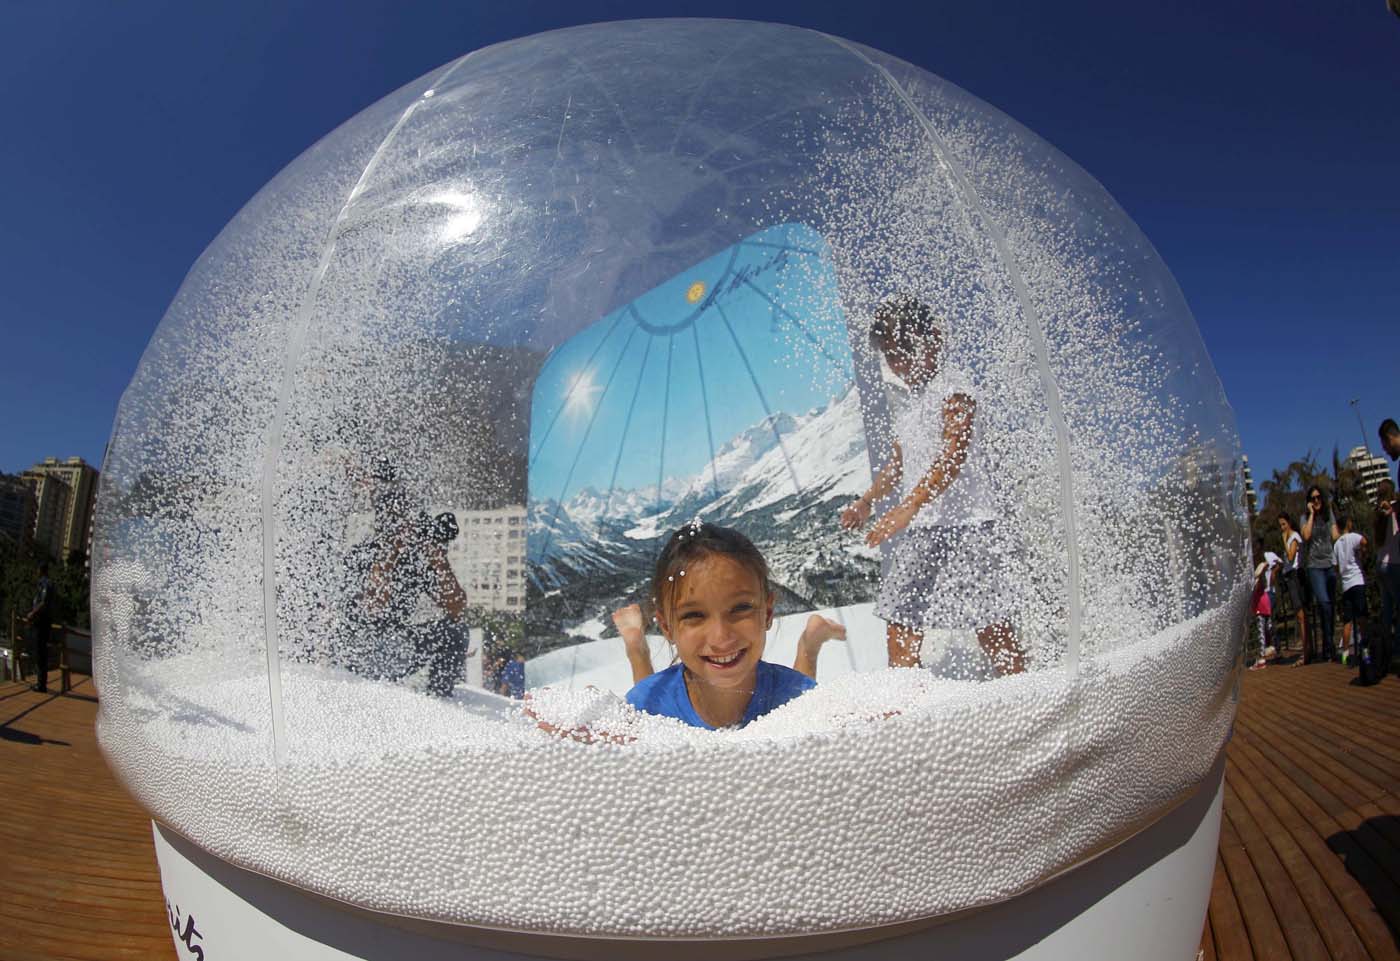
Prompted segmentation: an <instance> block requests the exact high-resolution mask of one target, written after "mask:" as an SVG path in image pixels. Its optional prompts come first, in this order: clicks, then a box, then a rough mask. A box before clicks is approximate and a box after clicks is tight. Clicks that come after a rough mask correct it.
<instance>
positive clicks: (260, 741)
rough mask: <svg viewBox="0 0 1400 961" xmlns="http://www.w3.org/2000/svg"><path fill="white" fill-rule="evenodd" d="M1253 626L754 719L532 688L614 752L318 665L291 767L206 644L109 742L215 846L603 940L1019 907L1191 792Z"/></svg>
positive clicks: (429, 912) (1215, 742) (130, 690)
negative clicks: (737, 726)
mask: <svg viewBox="0 0 1400 961" xmlns="http://www.w3.org/2000/svg"><path fill="white" fill-rule="evenodd" d="M1237 614H1238V606H1237V605H1233V604H1232V605H1227V606H1226V607H1224V608H1221V609H1218V610H1215V611H1212V612H1209V613H1207V614H1204V615H1202V616H1200V617H1197V618H1195V619H1193V620H1192V621H1189V622H1187V623H1185V624H1183V625H1180V626H1178V627H1175V628H1172V629H1169V630H1167V631H1165V632H1163V633H1161V634H1160V635H1157V636H1155V637H1152V638H1148V639H1144V640H1141V641H1138V642H1136V643H1134V644H1131V645H1126V646H1124V647H1123V648H1121V649H1119V650H1117V651H1115V652H1113V653H1111V654H1108V655H1104V656H1102V657H1098V658H1094V659H1092V660H1090V661H1087V662H1086V663H1085V664H1083V665H1081V669H1080V672H1079V674H1078V675H1072V674H1070V673H1068V672H1065V671H1042V672H1039V673H1034V674H1026V675H1020V676H1016V677H1011V678H1006V679H1002V680H1000V681H997V682H995V683H975V682H965V681H949V680H941V679H938V678H936V677H934V676H933V675H932V674H930V673H928V672H925V671H918V670H892V671H884V672H880V673H874V674H861V675H855V674H848V675H845V676H842V677H838V678H837V679H836V680H834V681H832V682H830V683H825V684H822V685H820V686H818V687H817V688H816V689H815V690H813V691H811V692H809V693H807V694H805V695H803V696H802V697H800V698H798V699H797V700H795V701H792V702H789V703H788V704H787V705H785V706H783V707H782V708H779V709H778V710H776V711H774V712H772V713H771V714H769V715H768V716H766V717H764V718H761V719H759V720H758V721H755V722H754V723H753V724H751V725H749V726H748V727H747V728H744V729H742V730H738V731H718V732H711V731H703V730H698V729H694V728H687V727H685V726H684V725H682V724H680V723H679V722H676V721H673V720H671V719H668V718H657V717H650V716H646V715H641V714H638V713H636V712H634V711H632V710H631V709H630V708H628V707H627V706H626V705H625V704H623V703H622V702H621V701H620V699H618V698H617V697H616V696H615V695H612V694H610V693H608V692H603V691H577V690H575V691H567V690H550V689H545V690H543V691H539V692H536V693H535V695H534V699H533V705H534V708H533V709H534V711H535V712H536V714H537V716H538V717H539V718H540V719H542V720H545V721H548V722H550V723H553V724H554V725H556V726H558V727H563V728H574V727H577V726H579V725H583V724H587V725H589V726H591V728H592V729H593V730H595V731H598V732H605V733H606V734H608V735H611V736H612V737H611V738H610V739H609V738H598V739H595V740H594V741H593V742H592V743H583V742H581V741H579V740H575V739H571V738H563V737H557V736H551V735H550V734H547V733H545V732H543V731H541V730H540V729H539V727H538V726H537V725H536V723H535V721H534V720H532V719H531V718H529V717H526V716H525V714H524V713H523V711H522V710H521V709H520V708H519V706H517V705H512V704H510V703H509V702H505V701H504V700H502V699H497V698H494V697H492V696H490V695H476V696H475V697H466V698H461V699H459V700H457V701H455V702H441V701H436V700H433V699H430V698H426V697H423V696H421V695H418V694H415V693H413V692H411V691H408V690H406V689H404V688H401V687H396V686H392V685H383V684H377V683H372V682H367V681H363V680H360V679H358V678H353V677H350V676H348V675H344V674H339V673H337V672H332V671H329V670H325V669H313V668H308V669H296V670H291V671H288V672H287V673H286V675H285V676H284V678H283V696H284V698H285V703H286V705H287V723H288V732H289V735H290V737H289V744H290V752H289V754H288V756H287V757H286V758H285V761H284V763H283V764H282V765H280V766H277V765H275V764H273V763H272V759H271V750H270V745H271V734H270V730H269V726H268V722H267V700H266V698H267V688H266V679H265V677H263V676H259V675H255V674H245V675H244V676H232V677H218V678H213V679H211V677H210V670H211V667H212V668H213V669H214V670H217V667H216V666H213V665H211V664H209V663H207V662H205V663H200V662H199V661H198V660H197V659H194V658H192V659H190V660H189V661H188V662H187V663H184V664H183V665H176V664H172V663H170V662H165V663H162V664H161V665H160V671H159V685H156V684H154V681H153V682H152V686H151V687H150V688H149V691H150V692H152V693H156V694H158V696H148V694H147V693H146V690H147V688H146V687H145V684H144V682H143V680H142V678H141V677H140V676H139V675H138V674H136V673H134V672H132V673H129V674H128V675H127V676H125V677H124V678H123V683H124V685H125V690H124V697H123V698H122V699H121V701H120V705H121V706H120V709H119V710H105V711H104V712H103V714H102V717H101V721H100V726H101V737H102V743H103V746H104V748H105V749H106V751H107V755H108V757H109V758H110V759H111V761H112V763H113V765H114V766H115V767H116V768H117V769H118V771H119V773H121V774H123V776H124V777H125V778H126V781H127V783H128V784H130V785H133V786H134V789H135V790H136V791H137V793H138V796H139V799H140V800H141V801H142V802H143V803H144V804H145V805H147V806H148V807H149V808H150V809H151V811H152V812H153V813H154V814H155V815H156V816H157V817H159V818H160V819H161V820H162V821H164V822H166V823H168V824H169V825H171V826H172V827H174V828H175V829H177V830H178V831H180V832H182V833H184V834H185V835H187V836H188V837H190V838H191V839H192V840H194V841H195V842H196V843H198V844H200V845H201V846H203V847H204V848H206V849H207V850H209V851H211V852H213V853H215V854H217V855H219V856H221V857H224V858H226V859H228V860H231V861H233V862H235V863H238V864H241V865H243V866H245V867H248V868H251V869H253V870H256V871H260V872H264V873H266V874H269V875H271V876H274V877H277V878H281V879H283V880H286V881H290V882H292V883H295V884H298V885H301V886H303V887H306V888H309V889H311V890H313V891H317V892H320V893H322V894H326V895H329V896H331V897H336V898H340V899H344V900H346V901H350V902H353V903H355V904H359V905H362V906H364V907H368V908H372V909H377V910H382V911H389V912H396V913H402V914H407V915H415V916H420V917H427V918H434V919H440V920H447V921H455V922H462V923H470V924H477V925H485V926H494V927H505V928H512V929H529V930H540V931H555V932H571V933H578V934H599V935H601V934H610V935H626V934H647V935H661V936H666V935H671V936H735V935H752V934H782V933H795V932H812V931H821V930H827V929H839V928H846V927H852V926H869V925H876V924H881V923H888V922H895V921H903V920H909V919H914V918H920V917H925V916H930V915H937V914H942V913H947V912H952V911H958V910H962V909H966V908H970V907H974V906H978V905H985V904H987V903H990V902H993V901H997V900H1000V899H1003V898H1006V897H1009V896H1011V895H1014V894H1016V893H1018V892H1020V891H1022V890H1025V889H1027V888H1029V887H1031V886H1034V885H1035V884H1036V883H1037V882H1039V881H1041V880H1043V879H1045V878H1047V877H1049V876H1051V875H1053V874H1055V873H1057V872H1059V871H1062V870H1064V869H1066V868H1068V867H1071V866H1073V865H1074V864H1075V863H1077V862H1079V861H1081V860H1083V859H1084V858H1086V857H1089V856H1092V855H1094V854H1096V853H1097V852H1099V851H1101V850H1103V849H1104V848H1105V847H1107V846H1109V845H1111V844H1113V843H1115V842H1117V841H1118V840H1121V839H1123V838H1124V837H1126V836H1128V835H1130V834H1131V833H1133V832H1135V831H1137V830H1139V829H1140V828H1141V827H1143V826H1144V825H1145V824H1146V823H1149V822H1150V821H1151V820H1152V819H1153V818H1155V817H1157V816H1159V815H1160V814H1162V813H1163V812H1164V811H1165V810H1166V809H1168V808H1169V807H1170V806H1171V805H1172V804H1173V803H1174V802H1175V801H1176V800H1177V799H1179V798H1180V797H1182V796H1183V794H1184V793H1185V792H1187V791H1189V790H1190V789H1191V788H1192V787H1194V786H1195V784H1196V783H1198V781H1199V780H1200V779H1201V778H1202V777H1203V776H1204V775H1205V774H1206V772H1207V771H1208V770H1209V768H1210V766H1211V764H1212V763H1213V762H1214V760H1215V758H1216V756H1217V754H1218V752H1219V750H1220V749H1221V748H1222V746H1223V745H1224V743H1225V740H1226V738H1227V737H1228V734H1229V728H1230V719H1231V717H1232V716H1233V708H1234V705H1233V699H1232V698H1231V697H1230V696H1229V695H1228V693H1227V692H1228V691H1229V690H1230V687H1231V685H1230V679H1231V675H1232V672H1233V671H1235V670H1236V661H1235V657H1234V655H1233V654H1232V652H1231V645H1230V643H1229V642H1228V638H1229V637H1230V636H1232V625H1233V624H1234V623H1235V621H1237V620H1238V617H1237ZM182 672H183V673H184V675H185V677H186V678H187V681H188V683H187V684H186V685H185V686H184V687H183V688H178V687H177V686H170V685H171V681H172V679H173V678H174V677H175V676H176V675H177V674H180V673H182ZM175 689H180V690H182V691H183V694H182V699H180V700H177V701H172V699H171V698H170V696H169V691H171V690H175ZM105 696H106V692H105V691H104V700H105ZM406 745H408V746H406ZM1071 772H1072V777H1071V776H1070V775H1071Z"/></svg>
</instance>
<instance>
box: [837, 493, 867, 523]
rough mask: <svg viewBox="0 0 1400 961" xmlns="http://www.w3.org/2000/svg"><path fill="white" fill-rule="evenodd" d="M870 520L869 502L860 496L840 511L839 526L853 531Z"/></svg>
mask: <svg viewBox="0 0 1400 961" xmlns="http://www.w3.org/2000/svg"><path fill="white" fill-rule="evenodd" d="M868 520H870V502H869V501H868V500H866V499H865V498H864V497H862V498H861V499H860V500H858V501H855V502H853V503H852V504H851V505H850V506H849V507H847V508H846V509H845V510H843V511H842V512H841V527H842V528H844V529H845V530H848V531H853V530H855V529H856V528H858V527H863V526H864V525H865V522H866V521H868Z"/></svg>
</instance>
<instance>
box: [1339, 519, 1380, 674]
mask: <svg viewBox="0 0 1400 961" xmlns="http://www.w3.org/2000/svg"><path fill="white" fill-rule="evenodd" d="M1337 528H1338V530H1340V531H1341V532H1342V533H1341V536H1340V537H1338V538H1337V541H1336V543H1335V544H1333V545H1332V565H1333V566H1334V567H1335V568H1336V569H1337V579H1338V581H1339V582H1340V587H1341V592H1342V619H1343V621H1344V622H1345V625H1346V628H1347V629H1349V630H1350V632H1351V642H1352V644H1353V648H1352V649H1353V652H1354V656H1355V657H1356V660H1357V662H1358V664H1360V666H1361V671H1362V675H1361V679H1362V683H1363V684H1369V683H1372V679H1371V676H1370V675H1371V673H1372V671H1376V675H1375V677H1376V679H1379V676H1380V674H1381V673H1382V670H1383V664H1382V662H1381V659H1380V658H1374V659H1373V658H1371V657H1370V653H1371V652H1370V650H1369V649H1368V646H1367V642H1366V640H1365V638H1364V635H1365V633H1366V575H1365V574H1364V573H1363V572H1362V570H1361V560H1362V557H1364V555H1365V551H1366V538H1364V537H1362V536H1361V535H1360V534H1358V533H1356V531H1354V530H1352V529H1351V518H1350V517H1339V518H1337ZM1343 643H1346V638H1345V636H1344V637H1343ZM1368 661H1369V662H1370V668H1369V669H1368V666H1367V664H1368Z"/></svg>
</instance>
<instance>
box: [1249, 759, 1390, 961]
mask: <svg viewBox="0 0 1400 961" xmlns="http://www.w3.org/2000/svg"><path fill="white" fill-rule="evenodd" d="M1249 774H1250V772H1249V770H1248V768H1243V767H1242V766H1241V765H1240V764H1239V762H1238V761H1237V760H1235V759H1231V761H1230V764H1229V766H1228V770H1227V773H1226V777H1227V778H1228V780H1229V784H1230V786H1231V788H1232V789H1233V790H1234V791H1235V792H1236V794H1237V795H1238V797H1239V800H1240V802H1241V803H1242V804H1243V805H1244V806H1245V807H1246V808H1247V809H1248V810H1249V813H1250V815H1251V816H1252V817H1253V819H1254V821H1255V822H1256V823H1257V824H1258V826H1259V830H1260V831H1261V832H1262V834H1263V835H1264V837H1265V838H1266V839H1267V842H1268V844H1269V846H1270V847H1271V848H1272V849H1273V851H1274V853H1275V854H1276V855H1277V857H1278V859H1279V863H1280V864H1281V865H1282V867H1283V870H1284V871H1286V872H1287V874H1288V878H1289V880H1290V881H1291V884H1292V887H1293V889H1294V897H1295V898H1296V903H1292V904H1290V905H1287V906H1281V905H1280V904H1279V902H1278V901H1275V902H1274V904H1275V908H1276V909H1277V908H1280V907H1283V910H1285V911H1289V912H1296V911H1297V909H1298V907H1299V906H1301V907H1302V909H1303V910H1304V911H1306V912H1307V914H1308V916H1309V917H1311V918H1312V921H1313V924H1314V926H1315V929H1316V931H1317V932H1318V935H1319V936H1320V937H1321V939H1322V941H1323V942H1324V945H1325V952H1326V953H1325V954H1323V955H1322V956H1323V957H1330V958H1333V959H1335V961H1367V959H1368V958H1370V956H1371V955H1370V954H1369V953H1368V952H1367V951H1366V949H1365V947H1363V946H1362V943H1361V939H1360V938H1359V937H1357V934H1356V931H1355V930H1354V929H1353V928H1352V926H1351V924H1350V923H1349V922H1348V920H1347V916H1346V913H1345V912H1344V911H1343V909H1342V906H1341V905H1340V904H1339V903H1338V902H1337V899H1336V898H1335V897H1334V896H1333V894H1332V891H1331V890H1330V889H1329V888H1328V887H1327V881H1326V879H1325V878H1324V877H1323V875H1322V873H1321V872H1320V871H1319V870H1318V869H1317V867H1316V866H1314V865H1313V863H1312V862H1311V861H1310V860H1309V859H1308V856H1307V854H1306V852H1304V850H1303V848H1302V847H1301V846H1300V845H1299V844H1298V842H1297V841H1296V840H1295V839H1294V838H1293V836H1292V834H1291V833H1290V832H1289V830H1288V828H1287V827H1285V826H1284V824H1283V822H1282V821H1280V820H1279V818H1278V815H1276V814H1275V813H1274V812H1273V810H1272V809H1271V808H1270V807H1269V803H1268V801H1266V800H1265V797H1264V794H1263V793H1262V792H1260V791H1259V790H1258V789H1256V787H1255V785H1254V783H1252V781H1251V779H1250V776H1249ZM1312 840H1313V843H1314V846H1315V850H1317V851H1318V853H1319V856H1321V857H1323V858H1327V855H1329V854H1330V853H1331V852H1330V850H1329V849H1327V848H1326V847H1325V846H1324V845H1323V844H1322V841H1321V839H1320V838H1318V837H1316V836H1314V837H1313V839H1312ZM1327 863H1328V864H1329V865H1330V866H1332V867H1334V868H1340V864H1334V863H1333V861H1332V859H1328V860H1327ZM1339 878H1347V880H1351V879H1350V878H1349V877H1348V876H1347V875H1345V873H1339ZM1347 887H1348V890H1349V891H1350V892H1352V893H1353V894H1357V893H1360V894H1362V895H1363V896H1364V892H1363V891H1361V889H1360V885H1357V884H1355V883H1354V882H1353V883H1352V884H1350V885H1348V886H1347ZM1271 898H1272V895H1271ZM1367 906H1368V907H1369V904H1368V905H1367ZM1285 933H1287V932H1286V930H1285ZM1289 943H1290V945H1292V944H1293V943H1294V942H1293V939H1292V938H1290V939H1289ZM1301 956H1302V955H1301V954H1298V953H1296V949H1295V957H1301Z"/></svg>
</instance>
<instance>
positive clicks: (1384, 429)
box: [1376, 417, 1400, 440]
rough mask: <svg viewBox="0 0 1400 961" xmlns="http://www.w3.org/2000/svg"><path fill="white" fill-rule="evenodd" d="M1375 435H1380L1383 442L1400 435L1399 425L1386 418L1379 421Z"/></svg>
mask: <svg viewBox="0 0 1400 961" xmlns="http://www.w3.org/2000/svg"><path fill="white" fill-rule="evenodd" d="M1376 433H1378V434H1379V435H1380V438H1381V440H1385V439H1386V438H1387V437H1392V436H1394V435H1396V434H1400V424H1397V423H1395V421H1394V420H1392V419H1391V418H1389V417H1387V418H1386V419H1385V420H1383V421H1381V426H1380V429H1379V430H1378V431H1376Z"/></svg>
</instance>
